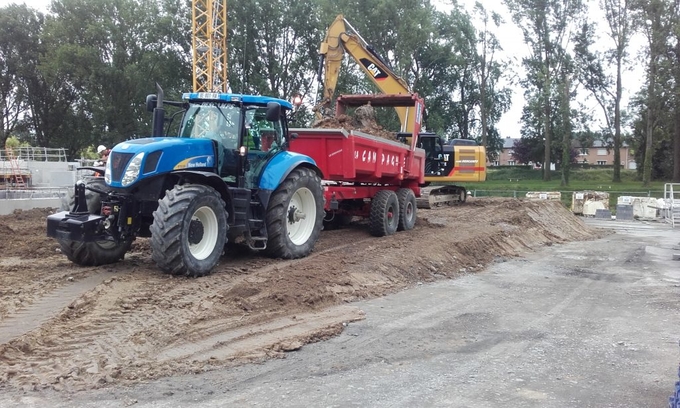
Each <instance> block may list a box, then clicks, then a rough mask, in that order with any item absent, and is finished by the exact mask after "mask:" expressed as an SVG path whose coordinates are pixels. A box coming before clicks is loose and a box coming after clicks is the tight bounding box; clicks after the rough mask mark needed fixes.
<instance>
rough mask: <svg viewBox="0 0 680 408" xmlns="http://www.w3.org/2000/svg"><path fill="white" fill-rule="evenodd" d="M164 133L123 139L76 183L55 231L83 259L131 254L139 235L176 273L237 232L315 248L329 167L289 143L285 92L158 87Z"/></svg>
mask: <svg viewBox="0 0 680 408" xmlns="http://www.w3.org/2000/svg"><path fill="white" fill-rule="evenodd" d="M164 103H165V104H169V105H174V106H178V107H180V108H181V111H182V119H181V124H180V126H179V134H178V135H176V136H173V137H168V136H164V133H165V132H164V124H165V123H167V122H170V121H171V119H169V118H167V117H166V113H165V108H164ZM147 108H148V109H149V110H150V111H153V115H154V116H153V135H154V137H149V138H143V139H135V140H129V141H126V142H123V143H120V144H118V145H116V146H114V147H113V149H112V150H111V153H110V156H109V158H108V161H107V163H106V168H105V170H104V169H99V171H103V173H104V176H103V177H94V178H91V179H89V180H86V181H85V180H81V181H79V182H77V183H76V186H75V189H74V193H73V194H72V195H71V198H70V200H69V203H68V206H69V207H68V208H67V209H66V210H65V211H61V212H58V213H56V214H53V215H50V216H48V218H47V235H48V236H51V237H54V238H56V239H57V240H58V242H59V244H60V247H61V250H62V252H63V253H64V254H65V255H66V256H67V257H68V258H69V259H70V260H71V261H72V262H74V263H76V264H79V265H85V266H95V265H103V264H110V263H114V262H117V261H119V260H121V259H123V257H124V255H125V253H126V252H127V251H128V250H129V249H130V247H131V244H132V241H133V240H134V239H135V238H137V237H150V238H151V239H150V243H151V250H152V258H153V260H154V261H155V263H156V264H157V265H158V267H159V268H160V269H161V270H163V271H164V272H166V273H169V274H173V275H187V276H202V275H206V274H208V273H210V272H211V270H212V269H213V268H214V267H215V266H216V265H217V264H218V262H219V260H220V257H221V255H222V253H223V251H224V248H225V244H226V243H227V242H241V243H244V244H246V245H248V246H249V247H250V248H252V249H254V250H262V251H265V252H266V253H267V254H268V255H270V256H272V257H278V258H287V259H290V258H300V257H304V256H306V255H308V254H309V253H310V252H311V251H312V249H313V247H314V244H315V243H316V241H317V239H318V238H319V234H320V231H321V229H322V225H323V217H324V201H323V200H324V198H323V188H322V184H321V172H320V171H319V169H318V167H317V165H316V163H315V161H314V160H313V159H311V158H310V157H309V156H307V155H303V154H298V153H294V152H291V151H289V150H288V142H289V139H290V138H294V137H295V134H294V133H293V134H289V132H288V125H287V115H288V114H289V113H290V112H291V111H292V108H293V107H292V105H291V104H290V103H289V102H287V101H285V100H282V99H277V98H272V97H266V96H252V95H239V94H225V93H187V94H184V95H183V96H182V101H181V102H170V101H163V93H162V90H161V89H160V88H159V90H158V94H157V95H149V97H147Z"/></svg>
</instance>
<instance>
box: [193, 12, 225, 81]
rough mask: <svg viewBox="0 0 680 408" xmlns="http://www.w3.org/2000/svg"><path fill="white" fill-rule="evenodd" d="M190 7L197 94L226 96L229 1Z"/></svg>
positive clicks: (194, 79) (194, 77) (194, 76)
mask: <svg viewBox="0 0 680 408" xmlns="http://www.w3.org/2000/svg"><path fill="white" fill-rule="evenodd" d="M191 5H192V10H191V31H192V53H193V55H192V61H193V89H194V92H227V0H192V1H191Z"/></svg>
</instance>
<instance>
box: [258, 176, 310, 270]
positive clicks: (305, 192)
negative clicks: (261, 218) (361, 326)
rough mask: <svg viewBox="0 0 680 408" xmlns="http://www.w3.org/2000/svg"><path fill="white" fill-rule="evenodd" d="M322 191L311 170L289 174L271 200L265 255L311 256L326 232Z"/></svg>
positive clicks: (280, 256)
mask: <svg viewBox="0 0 680 408" xmlns="http://www.w3.org/2000/svg"><path fill="white" fill-rule="evenodd" d="M323 217H324V210H323V188H322V187H321V179H320V178H319V176H318V175H317V174H316V172H314V171H313V170H311V169H307V168H298V169H295V170H293V171H292V172H290V174H289V175H288V177H286V179H285V180H284V181H283V182H282V183H281V185H279V187H278V188H277V189H276V190H275V191H274V194H272V196H271V199H270V200H269V208H268V209H267V215H266V217H265V220H266V225H267V235H268V239H267V250H266V253H267V254H268V255H269V256H271V257H274V258H284V259H296V258H302V257H305V256H307V255H309V254H310V252H312V250H313V249H314V244H316V241H317V240H318V239H319V235H320V234H321V229H322V228H323Z"/></svg>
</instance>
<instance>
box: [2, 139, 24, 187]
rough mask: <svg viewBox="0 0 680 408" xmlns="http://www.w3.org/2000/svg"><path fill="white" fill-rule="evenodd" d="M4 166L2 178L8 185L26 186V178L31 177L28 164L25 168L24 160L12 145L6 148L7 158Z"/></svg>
mask: <svg viewBox="0 0 680 408" xmlns="http://www.w3.org/2000/svg"><path fill="white" fill-rule="evenodd" d="M2 163H3V166H2V179H3V181H4V182H5V185H6V186H7V187H10V186H12V187H16V188H26V187H27V184H26V181H25V179H24V178H25V177H26V178H30V172H29V171H28V166H27V165H26V166H25V168H24V164H25V163H24V162H23V161H22V160H20V159H19V158H18V157H16V156H15V153H14V150H13V149H12V148H11V147H9V146H8V147H7V148H6V149H5V158H4V160H3V162H2Z"/></svg>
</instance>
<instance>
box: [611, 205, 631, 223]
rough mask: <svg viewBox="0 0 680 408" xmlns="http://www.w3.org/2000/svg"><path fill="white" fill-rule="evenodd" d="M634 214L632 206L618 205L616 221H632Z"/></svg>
mask: <svg viewBox="0 0 680 408" xmlns="http://www.w3.org/2000/svg"><path fill="white" fill-rule="evenodd" d="M634 219H635V217H634V212H633V206H632V205H623V204H617V205H616V220H617V221H630V220H634Z"/></svg>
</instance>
